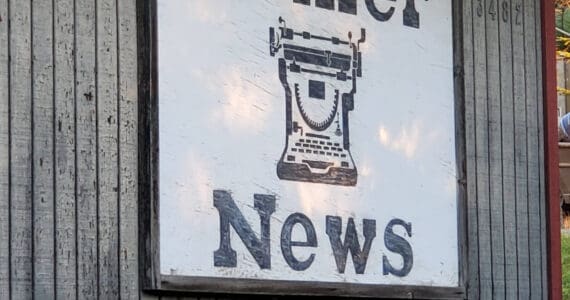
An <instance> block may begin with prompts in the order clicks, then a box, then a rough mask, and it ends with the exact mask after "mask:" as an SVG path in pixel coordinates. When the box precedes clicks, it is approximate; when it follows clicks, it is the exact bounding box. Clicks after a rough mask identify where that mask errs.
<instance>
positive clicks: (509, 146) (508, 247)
mask: <svg viewBox="0 0 570 300" xmlns="http://www.w3.org/2000/svg"><path fill="white" fill-rule="evenodd" d="M503 3H505V2H502V3H501V5H500V7H499V15H500V16H501V17H500V18H499V42H500V45H499V49H500V56H501V60H500V70H501V132H502V145H501V148H502V162H501V163H502V166H501V167H502V172H503V176H502V179H501V181H502V186H503V194H502V197H503V208H502V213H503V215H504V219H503V222H504V223H503V228H504V230H503V231H504V259H505V261H504V264H505V268H504V272H505V273H504V280H505V290H504V292H505V298H506V299H516V297H517V255H516V249H517V241H516V230H517V229H516V207H515V161H514V157H515V149H514V144H515V141H516V137H515V135H514V117H513V116H514V90H513V89H514V82H513V81H514V78H513V77H514V76H513V44H512V42H513V40H512V34H513V30H514V29H513V27H516V26H517V24H514V22H513V21H516V13H515V14H513V13H512V12H513V11H515V12H516V7H517V5H519V6H520V0H516V1H512V3H511V2H506V3H507V4H506V5H505V4H503ZM513 7H514V10H513Z"/></svg>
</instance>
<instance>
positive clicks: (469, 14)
mask: <svg viewBox="0 0 570 300" xmlns="http://www.w3.org/2000/svg"><path fill="white" fill-rule="evenodd" d="M473 19H474V12H473V2H472V1H465V2H464V3H463V37H464V40H463V47H464V55H463V58H464V62H463V66H464V73H465V74H464V76H465V77H464V81H465V82H464V93H465V150H466V158H467V159H466V170H467V215H468V221H467V222H468V224H467V228H468V237H467V238H468V240H467V242H468V258H467V259H468V265H469V274H467V278H468V282H469V284H468V286H467V296H468V298H469V299H479V256H478V253H479V239H478V236H477V228H478V222H477V180H476V178H477V166H476V153H475V142H476V141H475V87H474V85H473V84H474V81H475V79H474V72H475V67H474V65H473V60H474V52H473V38H474V36H473Z"/></svg>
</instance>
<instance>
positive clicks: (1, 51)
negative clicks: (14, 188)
mask: <svg viewBox="0 0 570 300" xmlns="http://www.w3.org/2000/svg"><path fill="white" fill-rule="evenodd" d="M8 14H9V12H8V0H0V241H4V242H2V243H0V297H2V296H5V297H6V298H9V296H10V238H9V236H10V224H9V222H10V206H9V197H10V194H9V190H10V175H9V172H8V170H9V168H10V157H9V154H10V141H9V139H10V128H9V119H10V115H9V111H10V101H9V94H10V92H9V87H10V85H9V81H10V77H9V76H10V72H9V70H10V69H9V63H8V53H9V47H10V44H9V38H8Z"/></svg>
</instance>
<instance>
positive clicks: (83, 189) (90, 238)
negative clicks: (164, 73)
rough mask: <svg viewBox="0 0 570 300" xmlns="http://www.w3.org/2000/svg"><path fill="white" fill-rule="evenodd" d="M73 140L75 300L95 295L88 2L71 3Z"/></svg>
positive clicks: (91, 9)
mask: <svg viewBox="0 0 570 300" xmlns="http://www.w3.org/2000/svg"><path fill="white" fill-rule="evenodd" d="M75 22H76V23H75V37H74V39H75V51H76V52H77V54H76V56H75V68H76V74H75V104H76V108H75V109H76V112H75V124H76V125H75V126H76V127H75V138H76V150H75V151H76V157H75V160H76V185H77V187H76V206H77V215H76V222H77V225H76V226H77V297H78V298H79V299H94V298H96V297H97V296H98V293H99V280H98V278H99V260H98V258H99V248H98V240H99V231H98V230H99V227H98V215H97V208H98V200H99V198H98V183H99V181H98V168H97V164H98V163H99V161H98V160H97V150H98V140H97V122H98V119H97V103H98V101H99V100H100V99H99V97H98V90H97V85H96V75H95V72H96V61H97V52H98V51H96V50H97V48H96V47H97V44H96V42H97V40H96V34H97V30H96V9H95V2H94V1H90V0H77V1H75Z"/></svg>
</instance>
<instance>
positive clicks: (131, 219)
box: [117, 0, 139, 299]
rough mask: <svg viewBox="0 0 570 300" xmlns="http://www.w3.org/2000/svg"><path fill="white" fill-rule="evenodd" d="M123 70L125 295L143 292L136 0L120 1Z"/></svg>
mask: <svg viewBox="0 0 570 300" xmlns="http://www.w3.org/2000/svg"><path fill="white" fill-rule="evenodd" d="M118 5H119V6H118V8H117V11H118V26H119V27H118V39H119V48H118V49H119V52H118V58H119V61H118V71H119V74H118V76H119V112H118V115H119V116H120V119H119V149H120V151H119V172H120V174H121V176H120V177H119V187H120V189H119V193H120V194H119V199H120V201H119V221H120V222H119V236H120V237H121V238H120V240H119V266H120V269H119V271H120V272H119V275H120V280H119V282H120V283H121V285H120V290H119V293H120V296H121V299H136V298H138V294H139V270H138V255H139V252H138V241H137V238H136V237H137V235H138V210H137V208H138V199H137V196H138V185H137V181H138V180H137V178H138V168H137V164H138V155H137V147H138V144H137V143H138V139H137V137H138V130H137V125H138V117H137V115H138V87H137V81H136V80H133V78H137V35H136V32H137V28H136V26H137V16H136V1H135V0H124V1H118Z"/></svg>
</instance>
